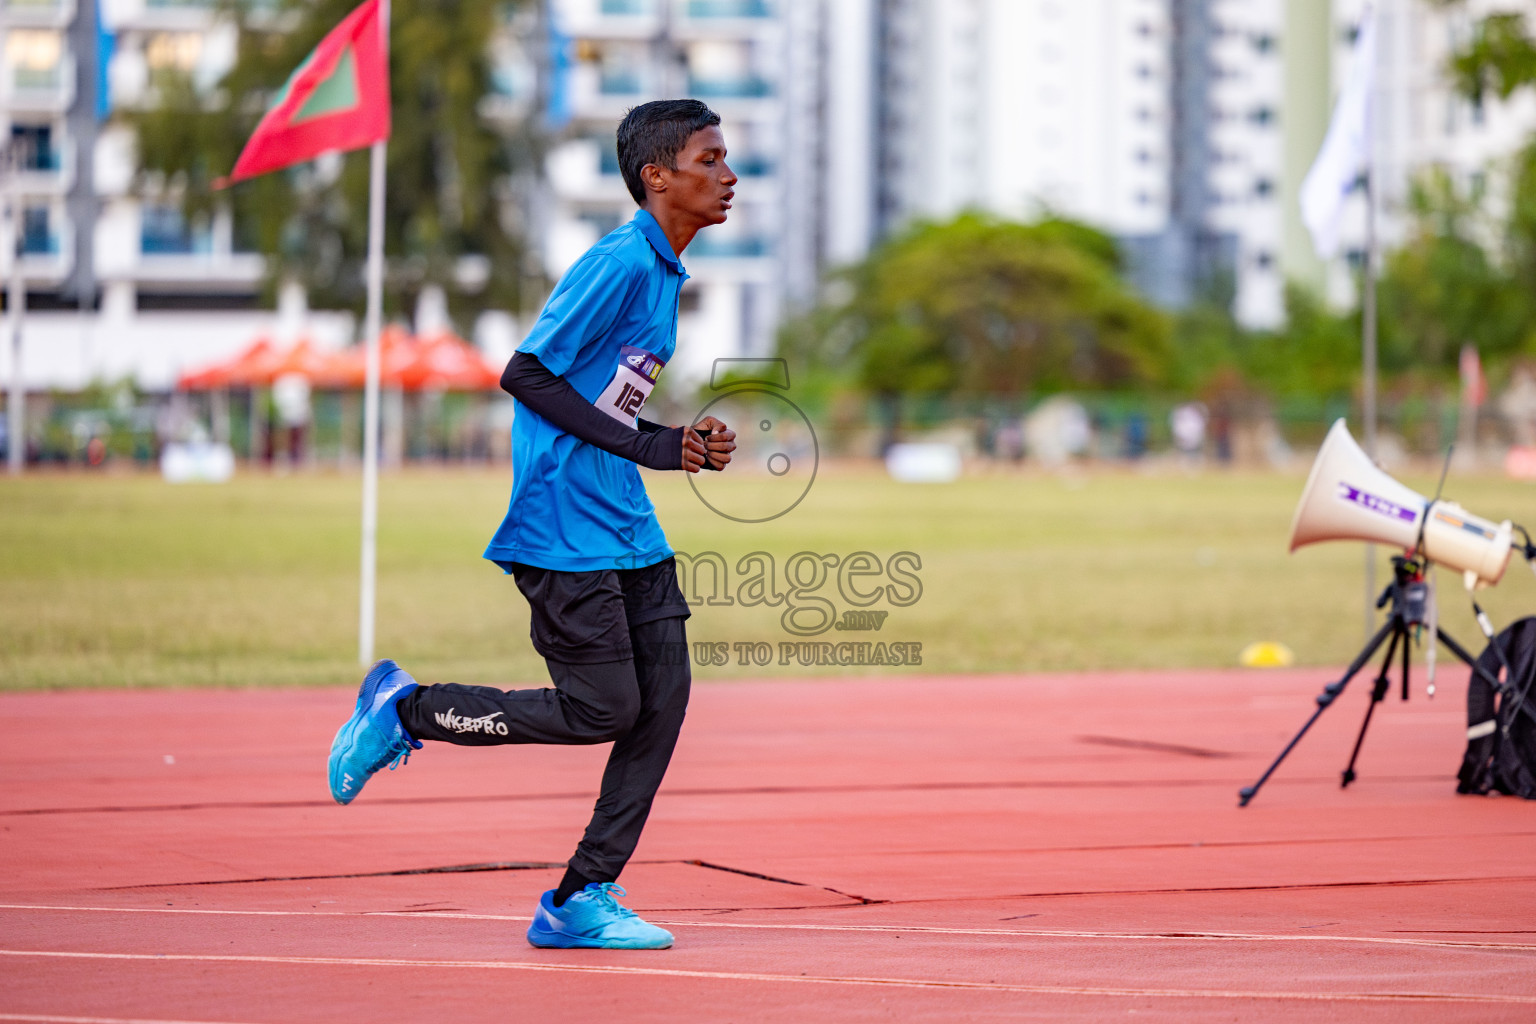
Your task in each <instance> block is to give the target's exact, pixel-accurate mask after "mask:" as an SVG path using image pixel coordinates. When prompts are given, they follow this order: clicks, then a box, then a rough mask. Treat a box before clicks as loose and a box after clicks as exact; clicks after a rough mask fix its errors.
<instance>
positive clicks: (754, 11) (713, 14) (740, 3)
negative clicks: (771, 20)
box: [604, 0, 773, 18]
mask: <svg viewBox="0 0 1536 1024" xmlns="http://www.w3.org/2000/svg"><path fill="white" fill-rule="evenodd" d="M604 2H605V3H607V2H608V0H604ZM772 16H773V11H772V10H771V9H770V8H769V6H768V3H767V0H688V17H690V18H768V17H772Z"/></svg>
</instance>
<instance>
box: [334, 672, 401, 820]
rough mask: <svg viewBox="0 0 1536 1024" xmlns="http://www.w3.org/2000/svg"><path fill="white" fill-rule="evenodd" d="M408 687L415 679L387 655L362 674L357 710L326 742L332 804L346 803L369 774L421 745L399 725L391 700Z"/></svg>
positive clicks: (393, 763)
mask: <svg viewBox="0 0 1536 1024" xmlns="http://www.w3.org/2000/svg"><path fill="white" fill-rule="evenodd" d="M414 689H416V680H414V679H412V678H411V676H410V673H409V672H406V671H405V670H404V669H402V668H401V667H400V666H399V665H396V664H395V663H394V662H392V661H390V660H389V659H388V658H385V659H384V660H383V661H381V662H379V663H378V664H377V665H375V666H373V668H371V669H369V670H368V674H367V675H366V676H364V677H363V685H362V687H361V688H360V689H359V690H358V691H357V708H356V709H355V710H354V711H353V712H352V717H351V718H349V719H347V720H346V722H345V723H343V724H342V727H341V728H340V729H339V730H338V731H337V733H336V740H335V742H333V743H332V744H331V764H330V775H331V796H332V797H333V798H334V799H335V800H336V802H337V803H339V804H349V803H351V802H352V801H353V799H354V798H355V797H356V796H357V794H359V793H361V792H362V791H363V783H365V782H367V781H368V780H369V778H371V777H372V776H373V773H374V772H376V771H378V770H379V769H380V768H383V767H384V766H385V765H389V768H390V771H394V769H395V768H396V767H397V766H399V765H400V764H401V763H402V762H403V761H405V760H406V759H407V758H409V757H410V756H411V751H413V750H420V749H421V741H420V740H415V739H412V738H411V736H410V735H409V734H408V733H407V732H406V731H405V727H404V726H403V725H401V724H400V712H399V711H398V710H397V709H396V708H395V702H396V701H398V700H399V699H400V698H401V697H404V696H405V695H407V694H408V693H410V692H411V691H412V690H414Z"/></svg>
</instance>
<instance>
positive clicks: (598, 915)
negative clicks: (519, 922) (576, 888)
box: [528, 882, 672, 949]
mask: <svg viewBox="0 0 1536 1024" xmlns="http://www.w3.org/2000/svg"><path fill="white" fill-rule="evenodd" d="M615 895H618V896H623V895H624V890H623V888H621V887H620V886H619V885H618V883H616V882H593V883H592V884H591V885H589V886H587V887H586V888H585V889H583V890H581V892H578V893H573V894H572V895H571V898H570V899H568V900H566V901H565V904H564V905H563V906H559V907H557V906H555V891H554V890H553V889H551V890H550V891H549V892H546V893H545V894H544V895H543V896H542V897H540V898H539V909H537V910H535V911H534V912H533V923H532V924H530V925H529V926H528V943H529V944H530V945H533V946H537V947H539V948H540V949H666V948H667V947H669V946H671V945H672V933H671V932H669V931H667V930H666V929H665V928H657V927H656V926H655V925H653V924H646V923H645V922H644V921H642V920H640V915H638V914H636V913H635V912H634V911H633V910H630V909H629V908H628V907H626V906H624V905H623V904H621V903H620V902H619V901H618V900H616V899H614V896H615Z"/></svg>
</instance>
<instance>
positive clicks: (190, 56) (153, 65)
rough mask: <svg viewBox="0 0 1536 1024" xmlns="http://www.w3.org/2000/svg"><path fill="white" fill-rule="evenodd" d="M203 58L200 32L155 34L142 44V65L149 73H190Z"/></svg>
mask: <svg viewBox="0 0 1536 1024" xmlns="http://www.w3.org/2000/svg"><path fill="white" fill-rule="evenodd" d="M202 56H203V36H202V33H200V32H156V33H155V34H154V35H152V36H150V37H149V41H148V42H146V43H145V44H144V63H146V64H148V65H149V70H150V73H151V74H153V73H155V72H157V71H184V72H191V71H192V70H193V69H194V68H196V67H197V62H198V61H199V60H201V59H202Z"/></svg>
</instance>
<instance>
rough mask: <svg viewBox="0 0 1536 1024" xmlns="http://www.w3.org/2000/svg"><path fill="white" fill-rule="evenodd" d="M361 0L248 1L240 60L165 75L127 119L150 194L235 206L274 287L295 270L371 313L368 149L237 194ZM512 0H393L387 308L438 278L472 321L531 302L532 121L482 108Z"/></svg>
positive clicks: (314, 291) (239, 6)
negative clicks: (522, 188)
mask: <svg viewBox="0 0 1536 1024" xmlns="http://www.w3.org/2000/svg"><path fill="white" fill-rule="evenodd" d="M356 3H357V0H279V3H278V4H277V6H276V8H275V9H274V8H273V6H272V5H271V4H268V3H259V2H257V0H233V2H232V3H230V4H229V5H228V6H227V7H226V13H227V14H228V16H229V17H231V18H234V19H235V20H236V22H237V24H238V27H239V49H238V55H237V58H236V61H235V64H234V66H233V67H232V68H231V69H230V71H229V72H228V73H227V74H226V75H225V76H224V78H223V79H222V80H221V81H220V82H219V83H218V85H217V87H216V88H215V89H213V90H210V91H207V92H200V91H199V90H198V89H196V88H195V87H194V85H193V83H192V81H191V79H190V78H189V77H188V76H186V75H184V74H177V73H167V74H161V75H158V76H157V77H156V78H155V80H154V81H152V82H151V86H152V92H153V94H154V95H155V96H156V102H155V103H154V104H153V106H151V107H148V108H147V109H143V110H140V111H136V112H131V113H130V114H129V115H128V117H129V119H130V120H131V121H132V123H133V124H134V126H135V127H136V128H137V131H138V138H139V157H140V166H141V173H140V175H139V185H138V187H139V190H140V191H141V193H144V194H148V195H158V196H160V197H163V198H167V199H172V200H174V201H178V202H180V204H181V207H182V210H183V211H184V213H185V214H186V215H187V217H188V218H189V219H191V220H194V221H195V220H197V219H199V218H206V217H208V216H210V215H211V213H212V211H213V210H214V209H215V207H216V206H217V205H218V204H220V203H228V204H229V205H230V207H231V208H232V211H233V215H234V220H235V226H236V236H237V239H238V240H239V241H240V242H242V243H243V244H244V245H246V246H248V247H249V248H251V249H254V250H255V251H258V252H261V253H263V254H265V255H266V256H268V257H269V260H268V265H269V270H270V279H271V282H275V281H277V280H279V279H281V278H284V277H291V278H296V279H298V280H300V281H302V282H303V283H304V284H305V285H307V286H308V288H309V289H310V294H311V301H312V302H314V303H315V304H316V305H322V306H332V307H350V308H354V309H361V307H362V303H363V292H364V289H363V272H362V265H363V261H364V259H365V256H366V245H367V231H368V225H367V210H368V155H367V153H366V151H360V152H354V153H350V154H348V155H346V156H345V157H344V158H343V160H342V163H341V170H340V174H339V176H338V177H336V178H335V180H325V178H324V177H323V176H322V174H321V172H320V171H319V170H318V169H317V167H316V166H315V165H312V164H305V165H299V166H296V167H294V168H291V169H289V170H287V171H280V172H276V173H272V174H268V175H264V176H262V177H260V178H256V179H253V180H250V181H246V182H241V183H239V184H237V185H235V186H233V187H231V188H230V189H228V190H227V191H225V192H216V191H214V189H213V187H212V185H213V182H214V181H215V180H216V179H217V178H218V177H219V176H220V175H222V174H227V173H228V171H229V169H230V168H231V167H233V166H234V162H235V158H236V156H238V154H239V152H240V149H241V148H242V147H243V146H244V145H245V142H246V140H247V139H248V138H249V137H250V134H251V131H252V130H253V129H254V128H255V126H256V123H257V122H258V121H259V120H260V118H261V115H262V113H263V112H264V111H265V109H266V107H267V106H268V104H269V103H270V101H271V98H272V97H273V96H274V95H275V92H276V90H277V89H278V88H279V87H281V86H282V84H283V83H284V81H285V80H286V77H287V76H288V74H289V73H290V72H291V71H292V70H293V69H294V68H296V67H297V66H298V64H299V62H300V61H302V60H303V59H304V57H305V56H306V55H307V54H308V53H309V52H310V51H311V50H312V49H313V48H314V46H315V45H316V43H318V42H319V40H320V39H321V37H323V36H324V35H325V33H327V32H329V31H330V30H331V29H332V28H333V27H335V25H336V24H337V23H338V22H339V21H341V19H342V18H343V17H345V15H346V14H347V12H348V11H350V10H351V9H352V8H353V7H355V6H356ZM509 6H511V5H510V4H508V3H458V2H456V0H394V2H393V4H392V15H391V27H390V32H391V36H392V39H393V40H394V45H393V46H392V48H391V60H390V63H391V69H390V70H391V79H390V102H391V104H392V109H393V120H392V123H393V128H392V135H391V138H390V140H389V147H388V162H387V167H388V172H387V176H388V185H387V189H386V209H385V221H386V226H385V251H386V255H387V258H388V262H389V269H388V278H387V285H386V289H385V297H386V309H387V311H390V312H398V311H399V310H401V309H402V308H403V309H407V310H408V309H410V308H412V306H413V305H414V301H415V298H416V296H417V295H418V294H419V292H420V291H421V289H422V288H423V287H424V286H426V285H428V284H437V285H440V286H442V287H443V288H444V289H445V291H446V292H447V294H448V297H449V305H450V310H451V311H452V312H453V314H454V315H455V317H456V318H458V319H460V321H461V323H462V322H464V321H465V320H466V319H467V318H468V317H469V316H472V315H473V314H474V313H475V312H477V311H478V310H480V309H483V308H487V307H500V308H517V306H518V301H519V299H520V298H521V296H520V295H519V292H518V289H519V284H520V282H521V279H522V273H521V271H522V256H523V246H522V242H521V239H519V238H518V237H517V236H516V235H515V233H514V232H513V231H509V230H508V225H507V223H506V222H505V212H506V211H505V208H504V199H505V197H506V192H507V180H508V175H509V173H510V172H511V171H512V170H513V166H512V164H513V161H512V154H513V153H518V154H521V156H520V160H521V161H524V162H528V161H531V160H532V158H533V154H534V151H535V150H536V148H537V147H536V145H535V144H534V141H533V138H532V136H531V135H530V133H529V130H528V129H526V128H525V127H523V126H508V127H507V128H506V129H505V130H503V131H500V132H498V131H497V130H494V129H493V128H492V127H491V125H490V124H489V123H488V121H487V119H486V117H485V116H484V115H483V113H482V111H483V109H484V108H483V101H484V100H485V98H486V97H487V96H488V95H491V94H492V93H493V87H492V86H493V83H492V78H491V67H490V62H489V57H488V54H487V45H488V41H489V40H490V39H491V38H492V36H493V34H494V33H495V31H496V29H497V23H498V19H501V18H504V17H505V16H506V14H507V10H508V8H509Z"/></svg>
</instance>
